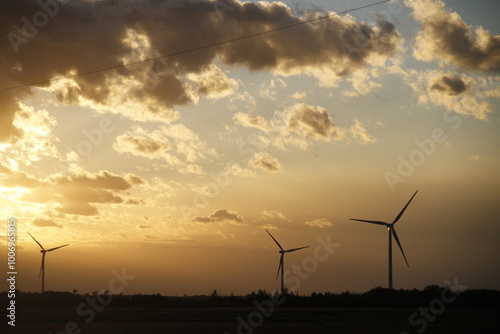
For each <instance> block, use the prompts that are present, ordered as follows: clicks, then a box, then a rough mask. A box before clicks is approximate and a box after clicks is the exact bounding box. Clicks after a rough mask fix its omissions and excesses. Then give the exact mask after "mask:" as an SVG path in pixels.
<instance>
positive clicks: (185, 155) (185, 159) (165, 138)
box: [113, 124, 217, 174]
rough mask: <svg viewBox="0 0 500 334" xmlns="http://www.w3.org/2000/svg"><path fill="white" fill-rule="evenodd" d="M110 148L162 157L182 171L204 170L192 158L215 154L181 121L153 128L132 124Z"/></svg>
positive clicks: (144, 156)
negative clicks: (130, 128)
mask: <svg viewBox="0 0 500 334" xmlns="http://www.w3.org/2000/svg"><path fill="white" fill-rule="evenodd" d="M113 148H114V149H115V151H117V152H119V153H122V154H132V155H134V156H138V157H142V158H146V159H152V160H154V159H158V160H162V161H165V162H166V163H167V164H168V166H169V167H170V168H172V169H176V170H178V171H179V172H180V173H182V174H203V173H204V171H203V168H202V167H201V166H199V165H197V164H195V162H198V161H200V160H203V159H206V158H208V157H209V156H216V155H217V153H216V151H215V150H213V149H209V148H208V147H207V144H206V143H205V142H203V141H201V140H200V139H199V137H198V135H196V134H195V133H194V132H193V131H192V130H190V129H189V128H187V127H186V126H184V125H182V124H171V125H168V126H160V127H159V128H158V129H156V130H153V131H150V130H148V129H146V128H143V127H140V126H134V127H133V128H132V130H130V131H128V132H126V133H124V134H122V135H119V136H118V137H117V138H116V141H115V143H114V144H113Z"/></svg>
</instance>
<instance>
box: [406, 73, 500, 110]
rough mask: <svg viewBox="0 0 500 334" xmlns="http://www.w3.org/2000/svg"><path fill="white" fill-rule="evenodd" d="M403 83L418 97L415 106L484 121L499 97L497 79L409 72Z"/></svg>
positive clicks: (455, 74) (462, 74)
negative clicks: (439, 108)
mask: <svg viewBox="0 0 500 334" xmlns="http://www.w3.org/2000/svg"><path fill="white" fill-rule="evenodd" d="M404 81H405V83H406V84H408V85H409V86H410V87H411V88H412V90H413V92H414V93H415V94H416V95H417V97H418V103H419V104H421V105H423V106H426V107H433V106H439V107H442V108H444V109H445V110H449V111H454V112H456V113H457V114H461V115H467V116H469V115H471V116H474V117H475V118H476V119H480V120H486V119H487V115H488V113H491V112H492V107H491V105H490V104H491V102H492V100H493V99H495V98H498V97H499V92H498V88H497V87H498V83H499V82H498V81H499V80H498V78H486V77H484V76H478V75H467V74H464V73H460V74H458V73H456V72H444V71H441V70H425V71H415V70H409V71H407V73H406V74H405V75H404Z"/></svg>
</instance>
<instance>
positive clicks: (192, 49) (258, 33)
mask: <svg viewBox="0 0 500 334" xmlns="http://www.w3.org/2000/svg"><path fill="white" fill-rule="evenodd" d="M389 1H391V0H383V1H379V2H375V3H372V4H369V5H364V6H360V7H356V8H352V9H348V10H344V11H342V12H338V13H331V14H327V15H324V16H320V17H316V18H313V19H309V20H306V21H300V22H296V23H292V24H288V25H284V26H281V27H278V28H274V29H270V30H265V31H261V32H257V33H253V34H249V35H245V36H240V37H237V38H232V39H228V40H225V41H222V42H217V43H212V44H207V45H203V46H198V47H195V48H191V49H186V50H182V51H178V52H173V53H169V54H166V55H161V56H157V57H152V58H148V59H143V60H138V61H133V62H130V63H125V64H119V65H115V66H110V67H104V68H100V69H96V70H92V71H87V72H80V73H76V74H72V75H67V76H63V77H58V78H52V79H47V80H42V81H36V82H31V83H27V84H22V85H17V86H11V87H5V88H0V92H3V91H8V90H13V89H18V88H23V87H30V86H38V85H42V84H47V83H51V82H55V81H60V80H64V79H72V78H76V77H81V76H84V75H89V74H95V73H100V72H105V71H111V70H116V69H119V68H124V67H128V66H132V65H137V64H142V63H147V62H151V61H155V60H158V59H163V58H170V57H174V56H179V55H182V54H186V53H191V52H194V51H199V50H204V49H209V48H212V47H215V46H219V45H224V44H228V43H233V42H237V41H241V40H245V39H249V38H253V37H256V36H261V35H265V34H269V33H272V32H276V31H280V30H285V29H289V28H292V27H297V26H300V25H304V24H307V23H311V22H315V21H320V20H324V19H327V18H330V17H333V16H338V15H342V14H346V13H349V12H353V11H355V10H360V9H364V8H368V7H373V6H376V5H380V4H383V3H386V2H389Z"/></svg>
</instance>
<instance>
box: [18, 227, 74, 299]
mask: <svg viewBox="0 0 500 334" xmlns="http://www.w3.org/2000/svg"><path fill="white" fill-rule="evenodd" d="M28 234H29V235H30V237H32V238H33V240H35V242H36V243H37V244H38V246H40V248H41V249H42V250H41V251H40V253H42V265H41V267H40V274H39V275H38V278H40V276H41V277H42V293H43V291H44V288H45V253H47V252H52V251H54V250H56V249H59V248H61V247H65V246H68V245H69V244H66V245H62V246H59V247H54V248H51V249H45V248H43V246H42V244H40V243H39V242H38V240H36V239H35V237H34V236H32V235H31V233H29V232H28Z"/></svg>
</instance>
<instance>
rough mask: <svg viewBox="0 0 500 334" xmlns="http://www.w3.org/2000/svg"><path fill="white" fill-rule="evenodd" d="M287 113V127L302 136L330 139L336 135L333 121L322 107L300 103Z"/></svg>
mask: <svg viewBox="0 0 500 334" xmlns="http://www.w3.org/2000/svg"><path fill="white" fill-rule="evenodd" d="M287 114H288V115H287V118H288V119H287V129H288V130H289V131H291V132H295V133H296V134H299V135H300V136H302V137H305V138H315V139H322V140H326V141H328V140H330V139H331V138H332V137H333V136H334V135H335V129H334V125H333V121H332V120H331V118H330V115H329V114H328V112H327V111H326V109H324V108H322V107H319V106H318V107H313V106H310V105H307V104H303V103H298V104H294V105H293V106H291V107H290V108H289V109H288V111H287Z"/></svg>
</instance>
